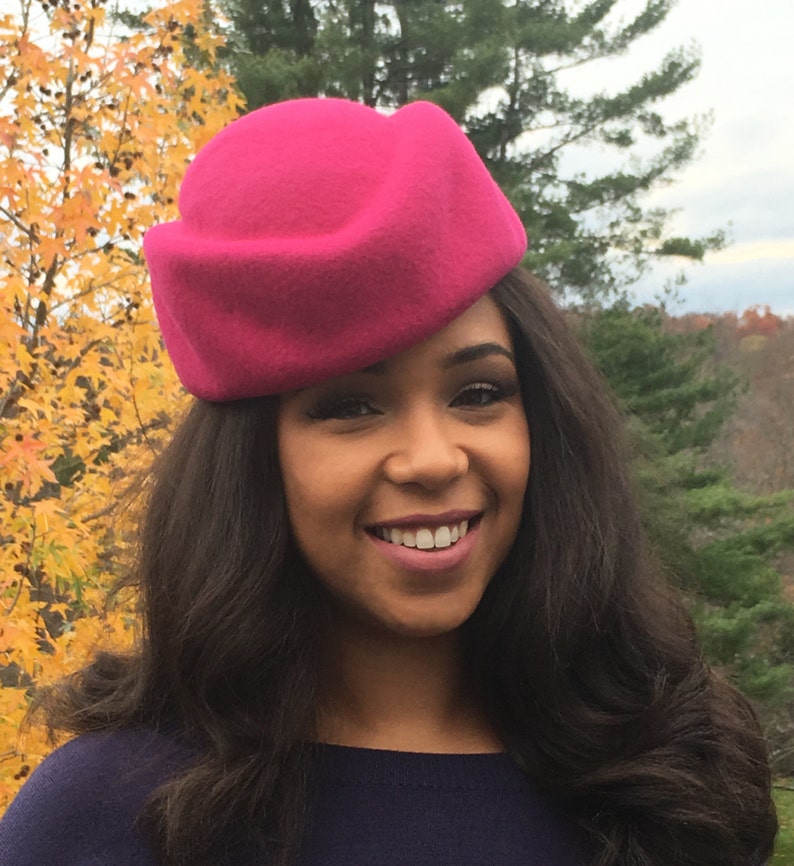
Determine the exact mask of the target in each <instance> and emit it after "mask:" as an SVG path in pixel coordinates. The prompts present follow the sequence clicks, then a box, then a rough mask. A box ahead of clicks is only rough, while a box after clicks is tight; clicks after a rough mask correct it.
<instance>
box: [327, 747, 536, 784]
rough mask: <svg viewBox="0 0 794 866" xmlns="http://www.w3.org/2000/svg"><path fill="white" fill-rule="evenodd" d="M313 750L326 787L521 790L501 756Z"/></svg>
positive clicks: (518, 775) (518, 777)
mask: <svg viewBox="0 0 794 866" xmlns="http://www.w3.org/2000/svg"><path fill="white" fill-rule="evenodd" d="M314 749H315V753H316V755H317V758H318V765H319V768H320V771H321V773H322V776H323V777H324V778H325V779H328V780H329V781H330V780H333V781H336V782H342V783H355V784H362V783H364V784H366V783H370V784H381V785H409V786H416V787H431V788H449V787H452V788H494V787H495V788H500V789H502V790H504V788H505V786H509V787H515V788H518V787H522V786H526V784H527V779H526V777H525V776H524V775H523V773H522V772H521V770H520V769H519V768H518V766H517V765H516V764H515V762H514V761H513V759H512V758H511V757H510V756H509V755H508V754H507V753H506V752H484V753H472V754H445V753H437V752H399V751H395V750H389V749H369V748H363V747H359V746H339V745H334V744H330V743H315V744H314Z"/></svg>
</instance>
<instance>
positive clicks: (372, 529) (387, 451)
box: [279, 297, 529, 635]
mask: <svg viewBox="0 0 794 866" xmlns="http://www.w3.org/2000/svg"><path fill="white" fill-rule="evenodd" d="M279 454H280V460H281V469H282V473H283V477H284V488H285V491H286V495H287V506H288V511H289V516H290V523H291V528H292V532H293V534H294V537H295V540H296V542H297V544H298V547H299V549H300V551H301V553H302V555H303V557H304V558H305V559H306V561H307V563H308V564H309V566H310V567H311V569H312V571H313V572H314V574H315V576H316V577H317V578H318V580H320V581H321V582H322V583H323V584H324V585H325V587H326V588H327V589H328V590H329V592H330V594H331V597H332V598H333V599H334V600H335V601H336V602H337V603H338V604H337V605H336V607H338V609H339V610H343V611H345V612H346V613H348V614H350V615H353V616H355V617H356V618H359V619H360V618H362V617H363V618H364V619H366V620H367V621H368V622H370V623H373V622H374V623H377V624H379V625H380V626H381V627H384V628H387V629H389V630H395V631H398V632H400V633H405V634H416V635H427V634H438V633H443V632H446V631H450V630H453V629H455V628H457V627H458V626H460V625H461V624H462V623H463V622H465V620H466V619H467V618H468V617H469V616H470V615H471V614H472V613H473V611H474V609H475V608H476V607H477V604H478V603H479V600H480V598H481V597H482V594H483V592H484V591H485V588H486V587H487V585H488V583H489V581H490V580H491V578H492V577H493V575H494V573H495V572H496V570H497V569H498V568H499V566H500V565H501V563H502V562H503V561H504V559H505V557H506V556H507V553H508V551H509V550H510V547H511V546H512V543H513V540H514V539H515V534H516V532H517V529H518V525H519V523H520V519H521V513H522V508H523V501H524V492H525V489H526V483H527V476H528V472H529V430H528V427H527V422H526V416H525V413H524V407H523V404H522V401H521V390H520V386H519V382H518V374H517V372H516V368H515V362H514V360H513V346H512V341H511V338H510V333H509V331H508V329H507V326H506V325H505V322H504V319H503V317H502V314H501V312H500V311H499V309H498V307H497V306H496V305H495V304H494V302H493V301H492V300H491V299H490V298H488V297H485V298H483V299H481V300H480V301H478V302H477V303H476V304H475V305H474V306H473V307H471V308H470V309H469V310H467V311H466V312H465V313H463V314H462V315H461V316H460V317H459V318H458V319H456V320H455V321H453V322H452V324H451V325H449V326H447V327H446V328H445V329H443V330H442V331H440V332H438V333H437V334H435V335H434V336H432V337H431V338H430V339H428V340H426V341H425V342H423V343H420V344H419V345H418V346H415V347H413V348H411V349H409V350H407V351H405V352H403V353H401V354H400V355H397V356H396V357H394V358H391V359H389V360H388V361H385V362H379V363H378V364H375V365H373V366H372V367H369V368H366V369H365V370H362V371H360V372H357V373H352V374H349V375H345V376H339V377H336V378H334V379H330V380H328V381H326V382H323V383H321V384H320V385H317V386H313V387H310V388H305V389H302V390H300V391H295V392H292V393H290V394H287V395H285V396H284V397H282V400H281V405H280V410H279Z"/></svg>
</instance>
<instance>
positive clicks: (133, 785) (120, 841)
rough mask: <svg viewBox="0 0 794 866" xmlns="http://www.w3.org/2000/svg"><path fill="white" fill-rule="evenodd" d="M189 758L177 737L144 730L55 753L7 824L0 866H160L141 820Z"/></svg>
mask: <svg viewBox="0 0 794 866" xmlns="http://www.w3.org/2000/svg"><path fill="white" fill-rule="evenodd" d="M189 754H190V751H189V749H188V748H187V747H186V745H185V744H184V743H183V742H181V741H180V740H179V739H178V738H177V737H173V736H168V735H165V734H162V733H158V732H156V731H153V730H149V729H144V728H134V729H127V730H123V731H114V732H104V733H96V734H87V735H84V736H81V737H77V738H76V739H74V740H72V741H71V742H69V743H67V744H66V745H64V746H62V747H61V748H59V749H56V750H55V751H54V752H53V753H52V754H51V755H50V756H49V757H48V758H47V759H46V760H45V761H43V762H42V764H41V765H40V766H39V767H37V769H36V770H35V771H34V773H33V774H32V775H31V777H30V779H29V780H28V781H27V783H26V784H25V785H24V787H23V788H22V790H21V791H20V792H19V794H18V795H17V797H16V799H15V800H14V802H13V803H12V804H11V805H10V806H9V808H8V811H7V812H6V814H5V816H4V817H3V820H2V821H0V866H5V864H11V863H13V864H15V866H28V864H30V866H33V864H36V866H42V864H47V863H50V862H53V863H55V862H57V863H60V864H62V866H71V864H78V863H79V864H81V866H82V864H88V863H96V864H99V863H105V862H113V863H117V864H130V866H132V864H135V866H139V864H140V866H148V864H150V863H151V864H152V866H153V864H154V861H152V860H151V859H149V855H148V851H147V846H146V843H145V840H144V837H143V836H142V834H141V832H140V830H139V829H138V827H137V819H138V816H139V814H140V812H141V809H142V808H143V805H144V803H145V802H146V800H147V798H148V796H149V794H150V793H151V792H152V791H153V790H154V789H155V788H156V787H158V785H160V784H161V783H162V782H164V781H165V780H166V779H167V778H168V777H169V775H171V774H172V773H173V772H174V771H176V770H177V769H178V768H179V766H180V765H181V764H183V763H184V762H185V761H186V760H187V759H188V757H189ZM103 858H104V859H103Z"/></svg>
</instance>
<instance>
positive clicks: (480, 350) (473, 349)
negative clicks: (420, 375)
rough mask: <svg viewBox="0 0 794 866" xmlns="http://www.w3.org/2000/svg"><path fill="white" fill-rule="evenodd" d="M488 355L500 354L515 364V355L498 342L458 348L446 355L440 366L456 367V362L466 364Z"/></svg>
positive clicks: (445, 367)
mask: <svg viewBox="0 0 794 866" xmlns="http://www.w3.org/2000/svg"><path fill="white" fill-rule="evenodd" d="M490 355H502V356H503V357H505V358H508V359H509V360H510V361H511V362H512V363H513V366H515V363H516V356H515V355H514V354H513V353H512V352H511V351H510V350H509V349H506V348H505V347H504V346H502V345H501V344H500V343H477V344H476V345H475V346H466V347H465V348H463V349H458V351H457V352H453V353H452V354H451V355H447V357H446V358H444V360H443V361H442V362H441V366H442V367H443V368H444V369H445V370H446V369H449V368H450V367H456V366H457V365H458V364H468V363H469V362H470V361H479V360H480V358H487V357H489V356H490Z"/></svg>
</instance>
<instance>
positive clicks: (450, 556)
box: [368, 520, 480, 574]
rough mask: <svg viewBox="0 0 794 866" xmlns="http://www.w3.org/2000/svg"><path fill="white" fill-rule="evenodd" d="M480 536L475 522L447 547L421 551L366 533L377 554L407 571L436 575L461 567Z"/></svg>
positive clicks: (478, 527)
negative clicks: (375, 547)
mask: <svg viewBox="0 0 794 866" xmlns="http://www.w3.org/2000/svg"><path fill="white" fill-rule="evenodd" d="M479 534H480V521H479V520H476V521H475V522H474V523H473V525H470V526H469V527H468V531H467V532H466V534H465V535H464V536H463V537H462V538H460V539H459V540H458V541H456V542H455V543H454V544H451V545H450V546H449V547H441V548H435V547H434V548H431V549H429V550H422V549H420V548H417V547H405V546H404V545H402V544H392V543H391V542H390V541H384V540H383V539H382V538H379V537H378V536H377V535H375V534H373V533H371V532H370V533H368V535H369V538H370V539H371V540H372V543H373V544H375V545H376V546H377V549H378V552H379V553H380V554H381V555H382V556H384V557H385V558H386V559H388V560H389V561H390V562H393V563H394V564H395V565H398V566H399V567H400V568H404V569H407V570H408V571H415V572H424V573H426V574H436V573H439V572H444V571H449V570H450V569H453V568H456V567H457V566H459V565H461V564H462V563H463V562H464V561H465V560H466V559H467V557H468V556H469V554H470V553H471V551H472V550H473V548H474V546H475V544H476V543H477V539H478V537H479Z"/></svg>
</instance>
